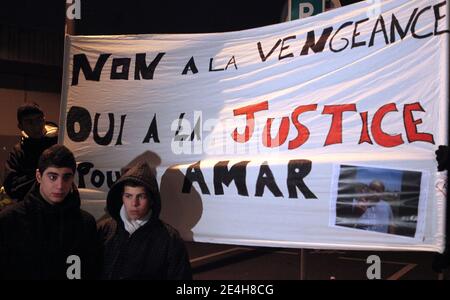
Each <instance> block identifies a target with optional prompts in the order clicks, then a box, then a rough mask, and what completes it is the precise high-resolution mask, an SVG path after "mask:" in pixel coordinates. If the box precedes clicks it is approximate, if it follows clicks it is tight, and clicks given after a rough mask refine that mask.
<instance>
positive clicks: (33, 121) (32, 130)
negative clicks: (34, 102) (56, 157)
mask: <svg viewBox="0 0 450 300" xmlns="http://www.w3.org/2000/svg"><path fill="white" fill-rule="evenodd" d="M44 128H45V118H44V116H43V115H41V114H31V115H27V116H25V117H23V118H22V120H21V121H20V123H19V129H20V130H23V131H24V132H25V133H26V134H27V135H28V136H29V137H31V138H34V139H37V138H41V137H42V136H43V135H44Z"/></svg>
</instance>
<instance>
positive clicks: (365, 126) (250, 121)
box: [232, 101, 434, 149]
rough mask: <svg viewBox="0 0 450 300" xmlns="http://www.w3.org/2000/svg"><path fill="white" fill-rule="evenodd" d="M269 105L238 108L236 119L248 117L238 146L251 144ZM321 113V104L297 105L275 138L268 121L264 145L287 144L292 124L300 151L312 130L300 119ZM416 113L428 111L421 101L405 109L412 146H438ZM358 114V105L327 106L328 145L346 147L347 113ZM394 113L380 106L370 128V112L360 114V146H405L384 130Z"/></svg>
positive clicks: (393, 106)
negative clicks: (344, 123) (421, 127)
mask: <svg viewBox="0 0 450 300" xmlns="http://www.w3.org/2000/svg"><path fill="white" fill-rule="evenodd" d="M268 109H269V103H268V101H264V102H261V103H257V104H253V105H248V106H245V107H241V108H237V109H235V110H233V114H234V116H242V115H245V117H246V126H245V130H244V133H239V131H238V128H236V129H235V130H234V131H233V133H232V137H233V140H234V141H236V142H238V143H246V142H248V141H249V140H250V139H251V137H252V134H253V131H254V128H255V114H256V113H257V112H260V111H264V110H268ZM316 110H317V104H308V105H300V106H297V107H296V108H295V109H294V111H293V112H292V114H291V117H290V118H289V117H283V118H282V120H281V123H280V128H279V130H278V134H277V136H275V137H272V135H271V127H272V122H273V120H274V118H267V121H266V124H265V126H264V130H263V134H262V142H263V145H264V146H265V147H268V148H273V147H279V146H281V145H283V144H284V143H285V142H286V140H287V137H288V134H289V128H290V122H292V124H293V125H294V126H295V128H296V130H297V136H296V137H295V138H294V139H293V140H290V141H289V144H288V147H289V149H296V148H298V147H300V146H301V145H303V144H304V143H306V142H307V141H308V139H309V135H310V131H309V129H308V128H307V127H306V126H305V125H303V124H302V123H300V121H299V117H300V115H301V114H303V113H305V112H311V111H316ZM414 111H421V112H425V110H424V109H423V108H422V106H421V105H420V103H419V102H415V103H409V104H405V105H404V106H403V124H404V126H405V130H406V138H407V139H408V142H409V143H413V142H426V143H431V144H434V138H433V135H432V134H430V133H423V132H418V130H417V125H419V124H421V123H422V119H415V118H414V116H413V112H414ZM346 112H356V113H357V110H356V104H341V105H325V106H324V108H323V111H322V115H331V125H330V129H329V131H328V135H327V138H326V140H325V144H324V146H329V145H333V144H342V120H343V118H344V113H346ZM392 112H398V110H397V106H396V104H395V103H388V104H386V105H383V106H382V107H380V108H379V109H378V110H377V111H376V112H375V114H374V115H373V118H372V122H371V124H370V127H369V122H368V112H367V111H365V112H360V113H359V115H360V117H361V123H362V127H361V135H360V139H359V144H362V143H369V144H373V141H375V143H377V144H378V145H380V146H382V147H397V146H400V145H402V144H404V143H405V141H404V140H403V136H402V134H399V133H393V132H389V133H388V132H386V131H385V130H383V128H382V126H381V124H382V122H383V119H384V117H385V116H386V115H387V114H389V113H392ZM369 128H370V132H371V134H372V138H371V136H370V135H369Z"/></svg>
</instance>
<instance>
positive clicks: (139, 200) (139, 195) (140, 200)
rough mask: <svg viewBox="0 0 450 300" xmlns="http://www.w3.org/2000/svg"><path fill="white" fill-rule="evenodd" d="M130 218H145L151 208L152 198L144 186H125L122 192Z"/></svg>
mask: <svg viewBox="0 0 450 300" xmlns="http://www.w3.org/2000/svg"><path fill="white" fill-rule="evenodd" d="M122 202H123V205H124V206H125V210H126V212H127V215H128V218H130V219H131V220H138V219H143V218H144V217H145V216H146V215H147V213H148V211H149V210H150V199H148V196H147V193H146V191H145V188H144V187H143V186H137V187H132V186H127V185H126V186H125V187H124V189H123V194H122Z"/></svg>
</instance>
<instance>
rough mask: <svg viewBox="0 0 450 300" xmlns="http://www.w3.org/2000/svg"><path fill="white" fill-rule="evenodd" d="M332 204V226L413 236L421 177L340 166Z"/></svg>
mask: <svg viewBox="0 0 450 300" xmlns="http://www.w3.org/2000/svg"><path fill="white" fill-rule="evenodd" d="M338 170H339V171H338V172H337V173H336V174H335V175H336V176H338V178H336V180H337V191H336V192H335V193H334V194H335V199H333V205H334V206H335V209H334V210H333V211H334V212H335V214H336V215H335V216H334V217H335V218H334V220H335V221H334V224H333V225H335V226H342V227H346V228H352V229H355V230H366V231H372V232H378V233H385V234H394V235H399V236H404V237H412V238H413V237H415V236H416V234H417V232H418V224H419V222H418V220H419V216H420V211H421V209H420V205H419V203H420V201H419V200H420V196H421V185H422V183H423V182H424V180H423V177H424V174H423V173H422V172H417V171H406V170H397V169H386V168H375V167H366V166H353V165H340V167H339V168H338Z"/></svg>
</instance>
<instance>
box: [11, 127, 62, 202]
mask: <svg viewBox="0 0 450 300" xmlns="http://www.w3.org/2000/svg"><path fill="white" fill-rule="evenodd" d="M45 130H46V134H45V135H44V136H43V137H42V138H39V139H34V138H30V137H28V136H27V135H26V133H25V132H22V137H21V140H20V142H19V143H18V144H17V145H15V146H14V148H13V149H12V151H11V152H10V154H9V157H8V160H7V161H6V164H5V180H4V182H3V185H4V187H5V190H6V193H7V194H8V196H9V197H11V198H12V199H17V200H19V201H22V200H23V198H24V197H25V195H26V194H27V193H28V191H29V190H30V189H31V187H32V186H33V184H34V183H35V182H36V168H37V165H38V160H39V157H40V156H41V154H42V152H44V150H45V149H47V148H50V147H51V146H53V145H55V144H56V143H57V142H58V127H57V126H56V125H55V124H53V123H50V122H48V123H47V124H46V125H45Z"/></svg>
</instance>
